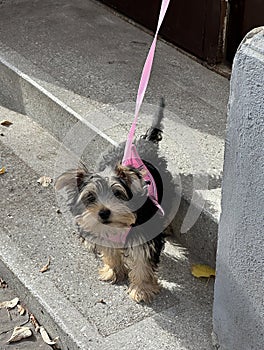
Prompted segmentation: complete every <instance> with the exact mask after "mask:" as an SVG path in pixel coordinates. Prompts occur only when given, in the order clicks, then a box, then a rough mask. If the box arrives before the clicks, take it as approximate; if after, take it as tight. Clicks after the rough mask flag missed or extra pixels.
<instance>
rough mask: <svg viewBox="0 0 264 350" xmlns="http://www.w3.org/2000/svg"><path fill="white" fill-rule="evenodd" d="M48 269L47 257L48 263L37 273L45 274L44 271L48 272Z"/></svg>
mask: <svg viewBox="0 0 264 350" xmlns="http://www.w3.org/2000/svg"><path fill="white" fill-rule="evenodd" d="M49 267H50V257H49V259H48V262H47V264H46V265H44V266H43V267H42V268H41V269H40V270H39V272H42V273H43V272H46V271H48V270H49Z"/></svg>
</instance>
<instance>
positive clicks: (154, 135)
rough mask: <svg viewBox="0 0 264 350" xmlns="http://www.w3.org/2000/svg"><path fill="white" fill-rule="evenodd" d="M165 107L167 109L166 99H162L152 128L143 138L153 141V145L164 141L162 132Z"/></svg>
mask: <svg viewBox="0 0 264 350" xmlns="http://www.w3.org/2000/svg"><path fill="white" fill-rule="evenodd" d="M164 107H165V102H164V98H163V97H161V99H160V104H159V109H158V111H157V112H156V113H155V116H154V119H153V123H152V126H151V128H150V129H148V131H147V132H146V134H145V135H142V136H141V138H143V139H146V140H148V141H152V142H153V143H158V142H159V141H161V140H162V130H163V125H162V119H163V117H164V114H163V111H164Z"/></svg>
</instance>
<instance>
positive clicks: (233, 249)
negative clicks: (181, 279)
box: [213, 27, 264, 350]
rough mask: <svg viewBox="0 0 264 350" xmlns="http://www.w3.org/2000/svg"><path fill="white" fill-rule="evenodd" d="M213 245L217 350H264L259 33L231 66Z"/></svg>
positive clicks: (263, 70) (263, 41)
mask: <svg viewBox="0 0 264 350" xmlns="http://www.w3.org/2000/svg"><path fill="white" fill-rule="evenodd" d="M218 239H219V241H218V252H217V270H216V276H217V277H216V283H215V300H214V314H213V319H214V334H215V340H216V343H217V345H218V346H216V348H219V349H221V350H260V349H264V27H261V28H257V29H255V30H253V31H251V32H250V33H249V34H248V35H247V36H246V37H245V39H244V40H243V42H242V43H241V45H240V47H239V49H238V51H237V54H236V57H235V60H234V64H233V70H232V77H231V90H230V98H229V108H228V121H227V136H226V148H225V162H224V176H223V187H222V214H221V218H220V224H219V238H218Z"/></svg>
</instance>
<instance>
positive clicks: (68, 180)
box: [55, 168, 89, 191]
mask: <svg viewBox="0 0 264 350" xmlns="http://www.w3.org/2000/svg"><path fill="white" fill-rule="evenodd" d="M88 175H89V172H88V170H87V169H85V168H78V169H72V170H68V171H66V172H65V173H63V174H62V175H60V176H59V177H58V178H57V179H56V181H55V189H56V191H60V190H61V189H63V188H65V189H66V190H70V191H72V190H76V189H80V188H81V187H82V184H83V183H84V179H85V178H86V177H87V176H88Z"/></svg>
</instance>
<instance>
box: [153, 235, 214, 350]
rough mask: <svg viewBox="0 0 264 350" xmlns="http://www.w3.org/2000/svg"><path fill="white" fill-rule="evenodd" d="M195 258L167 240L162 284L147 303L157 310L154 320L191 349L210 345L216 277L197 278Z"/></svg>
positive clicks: (161, 276) (163, 256)
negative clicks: (192, 266)
mask: <svg viewBox="0 0 264 350" xmlns="http://www.w3.org/2000/svg"><path fill="white" fill-rule="evenodd" d="M168 248H169V249H168ZM195 262H196V261H195V260H192V259H191V258H189V257H188V253H187V251H186V250H184V249H183V248H181V247H180V246H178V245H176V244H173V243H171V242H169V243H166V247H165V251H164V253H163V254H162V256H161V263H160V268H159V280H160V282H161V284H162V287H163V288H162V290H161V292H160V294H159V295H158V296H157V297H156V298H155V299H154V301H153V302H152V303H151V304H149V305H148V307H150V308H152V309H153V311H155V315H154V316H153V322H155V323H156V324H158V326H159V327H160V328H161V329H162V330H163V331H164V332H166V333H167V332H169V333H171V334H173V339H174V338H176V339H179V345H180V346H185V347H186V349H188V350H194V349H197V345H198V344H199V343H200V344H201V346H204V347H203V348H204V349H209V348H211V331H212V303H213V286H214V280H213V279H209V280H208V279H197V278H195V277H194V276H193V275H192V274H191V265H192V264H193V263H195ZM185 347H184V348H185Z"/></svg>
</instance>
